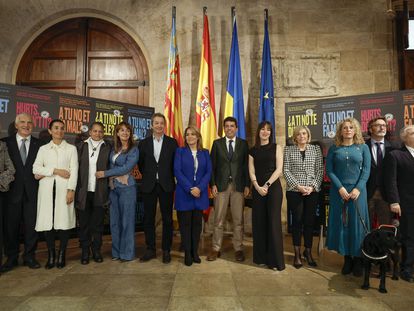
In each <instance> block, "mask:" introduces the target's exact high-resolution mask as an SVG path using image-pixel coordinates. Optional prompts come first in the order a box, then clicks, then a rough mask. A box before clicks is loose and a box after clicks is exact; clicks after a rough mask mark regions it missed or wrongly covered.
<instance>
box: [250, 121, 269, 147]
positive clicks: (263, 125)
mask: <svg viewBox="0 0 414 311" xmlns="http://www.w3.org/2000/svg"><path fill="white" fill-rule="evenodd" d="M265 127H268V128H269V129H270V136H269V144H271V143H273V127H272V123H270V122H269V121H262V122H260V123H259V125H258V126H257V130H256V139H255V143H254V145H255V147H257V148H258V147H260V130H261V129H262V128H265Z"/></svg>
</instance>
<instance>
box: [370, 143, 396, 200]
mask: <svg viewBox="0 0 414 311" xmlns="http://www.w3.org/2000/svg"><path fill="white" fill-rule="evenodd" d="M366 144H367V146H368V148H369V152H370V154H371V172H370V175H369V179H368V181H367V198H368V200H369V199H370V198H372V196H373V195H374V192H375V189H376V188H377V178H379V179H380V181H381V184H380V185H379V189H380V192H381V195H382V197H383V198H385V196H386V194H385V191H384V176H383V171H384V168H383V167H382V168H380V167H378V166H377V162H376V160H377V159H374V157H373V156H372V148H371V139H368V140H367V142H366ZM384 147H385V155H384V159H385V157H386V156H387V155H388V153H390V152H391V151H392V150H394V149H396V146H394V145H393V144H391V142H389V141H388V140H385V141H384ZM382 166H384V162H383V164H382ZM378 175H379V176H378Z"/></svg>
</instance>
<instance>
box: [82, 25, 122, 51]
mask: <svg viewBox="0 0 414 311" xmlns="http://www.w3.org/2000/svg"><path fill="white" fill-rule="evenodd" d="M88 38H89V51H127V49H126V48H125V47H124V45H123V44H122V42H120V41H119V40H118V39H116V38H114V37H113V36H111V35H109V34H106V33H103V32H101V31H98V30H94V29H91V30H89V37H88Z"/></svg>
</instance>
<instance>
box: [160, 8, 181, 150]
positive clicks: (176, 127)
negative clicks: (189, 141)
mask: <svg viewBox="0 0 414 311" xmlns="http://www.w3.org/2000/svg"><path fill="white" fill-rule="evenodd" d="M172 15H173V16H172V29H171V41H170V55H169V60H168V84H167V91H166V92H165V104H164V115H165V118H166V119H167V124H166V126H165V134H167V135H168V136H171V137H174V138H175V139H176V140H177V142H178V145H179V146H184V139H183V120H182V113H181V83H180V59H179V55H178V47H177V36H176V32H175V7H173V14H172Z"/></svg>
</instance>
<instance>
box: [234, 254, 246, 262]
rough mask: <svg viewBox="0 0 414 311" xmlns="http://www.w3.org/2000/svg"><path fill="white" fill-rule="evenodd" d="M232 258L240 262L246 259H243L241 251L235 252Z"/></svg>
mask: <svg viewBox="0 0 414 311" xmlns="http://www.w3.org/2000/svg"><path fill="white" fill-rule="evenodd" d="M234 258H236V261H240V262H241V261H244V260H245V259H246V258H245V257H244V253H243V251H236V253H234Z"/></svg>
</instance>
